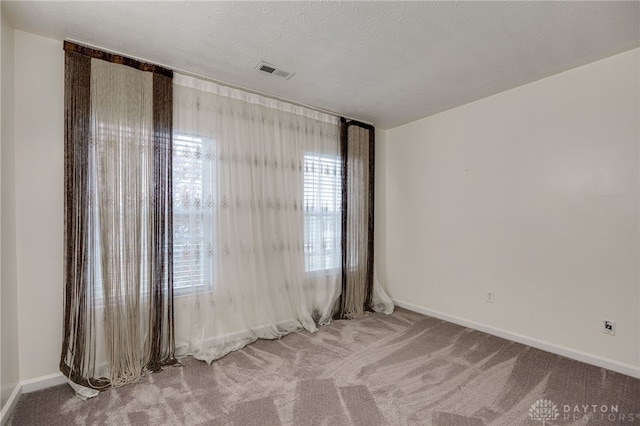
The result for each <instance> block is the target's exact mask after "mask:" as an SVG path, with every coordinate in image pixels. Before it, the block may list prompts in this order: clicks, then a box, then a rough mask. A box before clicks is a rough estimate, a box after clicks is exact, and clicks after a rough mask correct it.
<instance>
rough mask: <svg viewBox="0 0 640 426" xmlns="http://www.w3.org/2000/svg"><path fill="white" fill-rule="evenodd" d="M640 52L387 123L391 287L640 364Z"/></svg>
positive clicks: (482, 319) (448, 311)
mask: <svg viewBox="0 0 640 426" xmlns="http://www.w3.org/2000/svg"><path fill="white" fill-rule="evenodd" d="M639 52H640V51H639V50H638V49H635V50H632V51H628V52H626V53H623V54H620V55H616V56H613V57H610V58H607V59H604V60H601V61H598V62H595V63H592V64H589V65H586V66H583V67H580V68H577V69H574V70H571V71H568V72H565V73H562V74H558V75H555V76H552V77H549V78H546V79H544V80H540V81H537V82H534V83H531V84H527V85H525V86H521V87H519V88H516V89H513V90H509V91H506V92H503V93H500V94H497V95H495V96H491V97H489V98H485V99H482V100H479V101H477V102H473V103H471V104H467V105H464V106H461V107H458V108H455V109H452V110H449V111H446V112H443V113H441V114H437V115H435V116H431V117H428V118H425V119H422V120H419V121H416V122H413V123H410V124H407V125H404V126H401V127H397V128H394V129H391V130H388V131H387V132H386V135H385V136H386V142H385V143H384V146H383V147H380V148H379V150H378V151H379V155H380V156H384V159H382V158H380V159H379V161H380V162H383V163H384V167H385V168H386V170H385V171H384V176H383V177H382V178H381V179H380V178H379V180H380V181H382V180H384V181H385V183H384V185H385V187H384V188H383V189H382V190H380V191H379V197H380V198H378V200H377V201H379V202H382V203H384V208H385V212H384V215H385V216H383V217H385V219H386V220H385V222H383V223H380V222H376V226H377V230H378V235H379V236H380V238H381V239H382V240H383V241H385V248H384V250H380V252H382V253H383V254H384V257H381V256H378V257H377V261H378V264H381V263H382V264H384V266H382V267H379V270H384V271H385V275H384V276H382V277H381V281H382V282H383V283H385V285H386V288H387V289H388V291H389V292H390V294H391V296H392V297H393V298H394V299H396V300H399V301H402V302H405V303H410V304H413V305H415V306H418V307H420V308H424V309H426V310H431V311H435V312H439V313H443V314H445V315H448V316H451V317H457V318H460V319H463V320H465V321H467V322H470V323H475V324H479V325H482V326H486V327H490V328H493V329H498V330H506V331H507V332H509V333H511V334H513V335H522V336H525V337H526V338H527V339H529V340H534V341H540V342H544V343H546V344H550V345H552V346H558V347H564V348H568V349H569V350H571V351H573V352H575V353H583V354H587V355H589V356H591V357H594V358H597V359H602V360H605V361H607V362H613V363H615V364H617V365H621V366H623V367H624V368H627V369H632V370H634V371H639V370H638V369H639V368H640V341H639V339H640V288H639V287H640V273H639V267H640V266H639V265H640V253H639V245H640V239H639V231H640V229H639V218H640V213H639V195H640V194H639V192H640V190H639V173H638V170H639V151H640V150H639V148H640V129H639V126H640V125H639V120H640V107H639V95H640V89H639V75H640V74H639V69H638V68H639V62H640V57H639V56H640V53H639ZM383 170H384V169H383ZM379 171H380V169H379ZM382 197H384V199H383V198H382ZM380 216H382V215H379V217H380ZM486 289H491V290H493V291H495V303H494V304H488V303H485V290H486ZM604 318H607V319H612V320H616V321H617V332H616V336H615V337H612V336H608V335H605V334H603V333H602V332H601V321H602V320H603V319H604Z"/></svg>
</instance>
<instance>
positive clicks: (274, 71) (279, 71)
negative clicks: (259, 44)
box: [256, 62, 295, 80]
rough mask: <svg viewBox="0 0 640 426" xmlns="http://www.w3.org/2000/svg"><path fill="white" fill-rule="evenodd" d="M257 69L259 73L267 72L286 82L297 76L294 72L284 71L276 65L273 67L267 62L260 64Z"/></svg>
mask: <svg viewBox="0 0 640 426" xmlns="http://www.w3.org/2000/svg"><path fill="white" fill-rule="evenodd" d="M256 69H257V70H258V71H262V72H266V73H267V74H271V75H275V76H278V77H280V78H284V79H286V80H288V79H290V78H291V77H293V75H294V74H295V73H294V72H289V71H285V70H282V69H280V68H278V67H276V66H275V65H271V64H268V63H266V62H260V63H259V64H258V66H257V67H256Z"/></svg>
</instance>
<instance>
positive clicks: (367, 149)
mask: <svg viewBox="0 0 640 426" xmlns="http://www.w3.org/2000/svg"><path fill="white" fill-rule="evenodd" d="M340 126H341V128H340V143H341V150H342V161H343V166H342V294H341V298H340V310H339V313H338V317H340V318H349V319H352V318H358V317H361V316H362V315H364V313H365V311H370V310H373V309H372V292H373V202H374V197H373V194H374V160H375V158H374V155H375V129H374V128H373V126H371V125H369V124H365V123H361V122H358V121H347V120H346V119H344V118H341V120H340Z"/></svg>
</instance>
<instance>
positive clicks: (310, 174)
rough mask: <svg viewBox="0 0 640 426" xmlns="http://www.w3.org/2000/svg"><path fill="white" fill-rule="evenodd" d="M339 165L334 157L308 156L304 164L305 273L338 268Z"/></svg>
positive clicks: (340, 183)
mask: <svg viewBox="0 0 640 426" xmlns="http://www.w3.org/2000/svg"><path fill="white" fill-rule="evenodd" d="M341 173H342V172H341V162H340V158H339V157H337V156H330V155H320V154H307V155H305V162H304V231H305V270H306V271H307V272H319V271H328V270H333V269H337V268H338V267H339V266H340V262H341V256H340V253H341V251H340V232H341V208H342V187H341V186H342V177H341Z"/></svg>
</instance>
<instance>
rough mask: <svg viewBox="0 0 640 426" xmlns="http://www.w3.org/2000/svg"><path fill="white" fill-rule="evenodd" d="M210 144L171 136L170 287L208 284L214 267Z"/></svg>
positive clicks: (209, 285)
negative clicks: (171, 228) (171, 230)
mask: <svg viewBox="0 0 640 426" xmlns="http://www.w3.org/2000/svg"><path fill="white" fill-rule="evenodd" d="M212 150H213V144H212V142H211V141H210V140H209V139H206V138H201V137H192V136H187V135H179V134H177V135H174V136H173V288H174V289H175V290H178V291H180V290H186V289H189V288H193V287H194V286H200V287H201V288H211V286H212V284H213V283H212V280H213V276H212V270H213V267H212V265H213V262H212V258H213V224H214V216H213V215H214V209H213V208H212V204H213V197H214V194H213V193H212V191H211V188H212V187H213V176H214V174H213V164H214V162H213V161H209V160H210V159H211V158H212Z"/></svg>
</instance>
